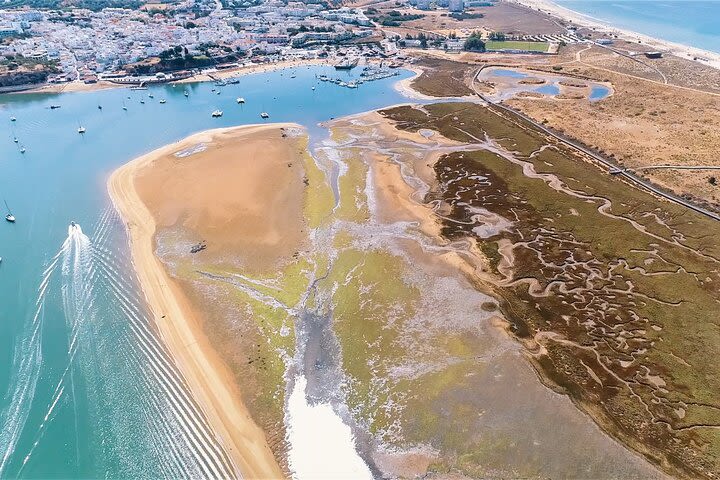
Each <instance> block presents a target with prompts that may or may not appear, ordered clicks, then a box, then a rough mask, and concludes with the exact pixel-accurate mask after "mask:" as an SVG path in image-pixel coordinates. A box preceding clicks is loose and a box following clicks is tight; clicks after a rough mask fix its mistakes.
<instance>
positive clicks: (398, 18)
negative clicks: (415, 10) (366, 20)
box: [365, 8, 425, 27]
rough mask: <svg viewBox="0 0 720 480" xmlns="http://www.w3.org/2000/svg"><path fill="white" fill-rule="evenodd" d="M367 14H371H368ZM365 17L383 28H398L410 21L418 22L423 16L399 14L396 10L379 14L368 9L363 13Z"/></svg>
mask: <svg viewBox="0 0 720 480" xmlns="http://www.w3.org/2000/svg"><path fill="white" fill-rule="evenodd" d="M368 12H371V13H369V14H368ZM365 13H366V15H368V16H369V17H370V19H371V20H372V21H374V22H376V23H379V24H380V25H382V26H384V27H399V26H400V25H401V24H402V23H403V22H410V21H412V20H419V19H421V18H423V17H424V16H425V15H419V14H412V13H400V12H398V11H397V10H390V11H389V12H379V11H378V10H377V9H375V8H370V9H368V10H366V11H365Z"/></svg>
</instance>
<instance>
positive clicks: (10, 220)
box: [3, 200, 15, 223]
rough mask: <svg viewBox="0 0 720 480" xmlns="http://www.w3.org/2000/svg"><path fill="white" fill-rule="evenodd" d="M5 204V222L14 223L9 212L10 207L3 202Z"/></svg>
mask: <svg viewBox="0 0 720 480" xmlns="http://www.w3.org/2000/svg"><path fill="white" fill-rule="evenodd" d="M3 201H4V202H5V208H7V212H8V213H7V215H5V220H7V221H8V222H10V223H15V215H13V214H12V212H11V211H10V207H8V204H7V201H5V200H3Z"/></svg>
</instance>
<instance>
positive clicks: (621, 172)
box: [472, 67, 720, 221]
mask: <svg viewBox="0 0 720 480" xmlns="http://www.w3.org/2000/svg"><path fill="white" fill-rule="evenodd" d="M481 70H482V67H481V68H480V69H479V70H478V71H477V72H476V73H475V76H474V77H473V81H472V88H473V91H474V92H475V94H476V95H477V96H478V97H480V98H481V99H482V100H483V101H485V102H486V103H488V104H489V105H492V106H494V107H496V108H498V109H500V110H503V111H505V112H507V113H510V114H511V115H515V116H517V117H520V118H522V119H523V120H525V121H526V122H528V123H530V124H531V125H533V126H534V127H536V128H537V129H539V130H541V131H542V132H544V133H546V134H547V135H550V136H551V137H553V138H555V139H557V140H559V141H560V142H561V143H564V144H565V145H567V146H569V147H571V148H574V149H575V150H579V151H580V152H582V153H584V154H586V155H589V156H590V157H592V158H593V159H595V160H597V161H598V162H600V163H601V164H603V165H605V166H606V167H608V171H609V170H618V172H617V175H618V176H623V177H625V178H626V179H627V180H628V181H630V182H631V183H634V184H635V185H638V186H640V187H642V188H645V189H646V190H649V191H651V192H652V193H654V194H656V195H658V196H660V197H663V198H665V199H667V200H669V201H671V202H674V203H677V204H678V205H682V206H684V207H687V208H689V209H690V210H693V211H695V212H698V213H701V214H703V215H705V216H707V217H710V218H712V219H714V220H718V221H720V215H719V214H717V213H715V212H712V211H710V210H707V209H705V208H703V207H701V206H699V205H695V204H694V203H692V202H689V201H687V200H685V199H684V198H682V197H678V196H677V195H674V194H672V193H669V192H666V191H664V190H661V189H659V188H658V187H656V186H655V185H653V184H652V183H650V182H649V181H647V180H645V179H643V178H640V177H638V176H637V175H635V174H633V173H632V172H628V171H625V170H623V169H621V168H620V167H619V166H618V165H616V164H615V163H614V162H611V161H610V160H608V159H607V158H605V157H603V156H601V155H599V154H597V153H595V152H593V151H592V150H590V149H588V148H587V147H585V146H583V145H582V144H580V143H578V142H576V141H575V140H572V139H570V138H567V137H565V136H564V135H560V134H559V133H556V132H554V131H552V130H550V129H549V128H547V127H545V126H544V125H542V124H540V123H538V122H536V121H535V120H533V119H532V118H530V117H528V116H527V115H525V114H523V113H521V112H518V111H517V110H515V109H513V108H510V107H508V106H506V105H503V104H501V103H495V102H493V101H492V100H490V99H489V98H487V97H485V96H484V95H483V94H482V93H480V92H478V91H477V89H476V88H475V79H476V78H477V76H478V75H479V74H480V71H481Z"/></svg>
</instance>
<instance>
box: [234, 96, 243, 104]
mask: <svg viewBox="0 0 720 480" xmlns="http://www.w3.org/2000/svg"><path fill="white" fill-rule="evenodd" d="M236 101H237V103H245V99H244V98H243V97H238V98H237V100H236Z"/></svg>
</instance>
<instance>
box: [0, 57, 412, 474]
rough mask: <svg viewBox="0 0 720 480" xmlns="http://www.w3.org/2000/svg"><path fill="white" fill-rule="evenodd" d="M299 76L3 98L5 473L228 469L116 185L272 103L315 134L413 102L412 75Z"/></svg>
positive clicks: (255, 116) (0, 233)
mask: <svg viewBox="0 0 720 480" xmlns="http://www.w3.org/2000/svg"><path fill="white" fill-rule="evenodd" d="M292 71H293V72H295V73H296V74H297V78H295V79H290V78H289V77H290V71H289V70H285V71H278V72H271V73H263V74H257V75H252V76H246V77H242V78H241V80H240V83H239V84H237V85H228V86H226V87H223V88H221V90H220V92H221V93H220V95H216V94H215V93H214V92H212V91H211V89H213V88H215V87H214V86H213V85H212V84H210V83H197V84H190V85H188V86H187V89H188V90H189V92H190V96H189V98H185V97H184V95H183V90H184V87H183V86H177V87H174V88H173V87H172V86H156V87H152V88H151V89H150V90H148V91H130V90H128V89H124V88H123V89H113V90H105V91H98V92H92V93H73V94H62V95H45V94H43V95H36V94H33V95H4V96H0V198H2V199H5V200H7V202H8V204H9V205H10V208H11V209H12V211H13V213H14V214H15V216H16V217H17V223H15V224H10V223H7V222H5V221H4V220H2V223H0V256H1V257H2V258H3V260H2V263H0V302H1V303H0V478H16V477H19V478H79V477H85V478H100V477H106V478H140V477H143V478H158V477H173V478H180V477H186V478H201V477H218V476H227V472H228V471H229V469H230V468H231V467H229V466H228V460H227V458H226V456H225V454H224V452H223V450H222V448H221V447H220V445H219V443H218V442H217V440H216V439H215V438H214V435H213V432H212V431H211V430H210V428H209V427H208V425H207V422H206V419H205V418H204V417H203V415H202V413H201V412H200V411H199V409H198V407H197V405H196V404H195V403H194V401H193V399H192V396H191V395H190V394H189V392H188V391H187V388H186V386H185V383H184V380H183V378H182V375H181V374H180V373H179V372H178V370H177V368H176V367H175V365H174V364H173V361H172V359H171V358H170V357H169V356H168V355H167V352H166V350H165V349H164V347H163V345H162V343H161V342H160V341H159V340H158V336H157V332H156V331H155V329H154V326H153V323H152V320H151V319H150V318H149V316H148V314H147V309H146V306H145V303H144V300H143V297H142V294H141V293H140V292H139V290H138V286H137V283H136V279H135V275H134V272H133V270H132V267H131V264H130V259H129V252H128V247H127V238H126V235H125V231H124V228H123V226H122V223H121V222H120V220H119V219H118V217H117V215H116V213H115V212H114V209H113V208H112V206H111V205H110V202H109V199H108V195H107V191H106V180H107V177H108V175H109V174H110V172H112V171H113V170H114V169H115V168H116V167H118V166H119V165H121V164H123V163H125V162H127V161H129V160H131V159H132V158H134V157H136V156H138V155H140V154H142V153H145V152H148V151H150V150H152V149H155V148H157V147H160V146H162V145H164V144H167V143H170V142H173V141H176V140H180V139H181V138H183V137H185V136H187V135H188V134H191V133H193V132H197V131H201V130H206V129H209V128H213V127H226V126H232V125H240V124H249V123H260V122H261V121H262V120H261V119H260V117H259V114H260V112H261V111H267V112H269V113H270V115H271V118H270V121H273V122H276V121H277V122H281V121H282V122H284V121H291V122H298V123H301V124H303V125H305V126H307V127H308V128H309V130H310V133H311V138H312V139H314V140H317V139H318V138H322V137H323V136H324V135H326V131H325V130H323V129H321V128H320V127H318V126H317V123H318V122H320V121H324V120H328V119H330V118H331V117H339V116H344V115H348V114H352V113H357V112H362V111H366V110H370V109H375V108H378V107H381V106H385V105H391V104H395V103H402V102H405V101H407V99H405V98H404V97H402V96H401V95H400V94H399V93H397V92H396V91H395V90H394V89H393V86H392V85H393V83H394V82H395V81H397V80H398V79H400V78H404V77H407V76H409V75H410V73H409V72H407V71H403V72H401V76H400V77H394V78H389V79H385V80H380V81H377V82H372V83H366V84H364V85H362V86H360V88H358V89H347V88H341V87H339V86H336V85H331V84H329V83H323V82H318V81H317V80H316V78H315V76H316V75H319V74H322V73H325V74H329V75H332V76H351V75H357V74H358V73H359V72H358V69H355V71H354V72H352V73H347V72H335V70H333V69H332V68H328V67H312V68H307V67H304V68H299V69H293V70H292ZM313 85H314V86H316V90H314V91H313V90H312V89H311V87H312V86H313ZM148 93H150V94H153V95H154V97H155V98H154V99H149V98H147V94H148ZM239 96H242V97H244V98H245V99H246V101H247V103H246V104H245V105H238V104H237V103H236V101H235V99H236V98H237V97H239ZM128 97H130V98H128ZM141 98H144V100H145V102H146V103H145V104H141V103H140V99H141ZM162 98H165V99H166V100H167V103H166V104H164V105H163V104H159V100H160V99H162ZM123 103H124V104H125V106H126V107H127V111H124V110H123V109H122V106H123ZM51 104H58V105H61V108H59V109H55V110H51V109H50V108H49V106H50V105H51ZM98 105H102V106H103V108H102V110H99V109H98V108H97V106H98ZM216 108H220V109H222V110H224V112H225V114H224V116H223V117H222V118H220V119H212V118H211V117H210V113H211V112H212V111H213V110H215V109H216ZM11 116H14V117H16V118H17V121H15V122H11V121H10V117H11ZM79 124H82V125H83V126H85V127H86V128H87V133H85V134H84V135H79V134H78V133H77V128H78V125H79ZM15 137H17V139H18V143H14V141H13V139H14V138H15ZM21 146H23V147H24V148H25V149H26V152H25V153H24V154H22V153H20V147H21ZM71 221H75V222H77V224H78V227H75V228H72V227H69V224H70V222H71Z"/></svg>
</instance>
